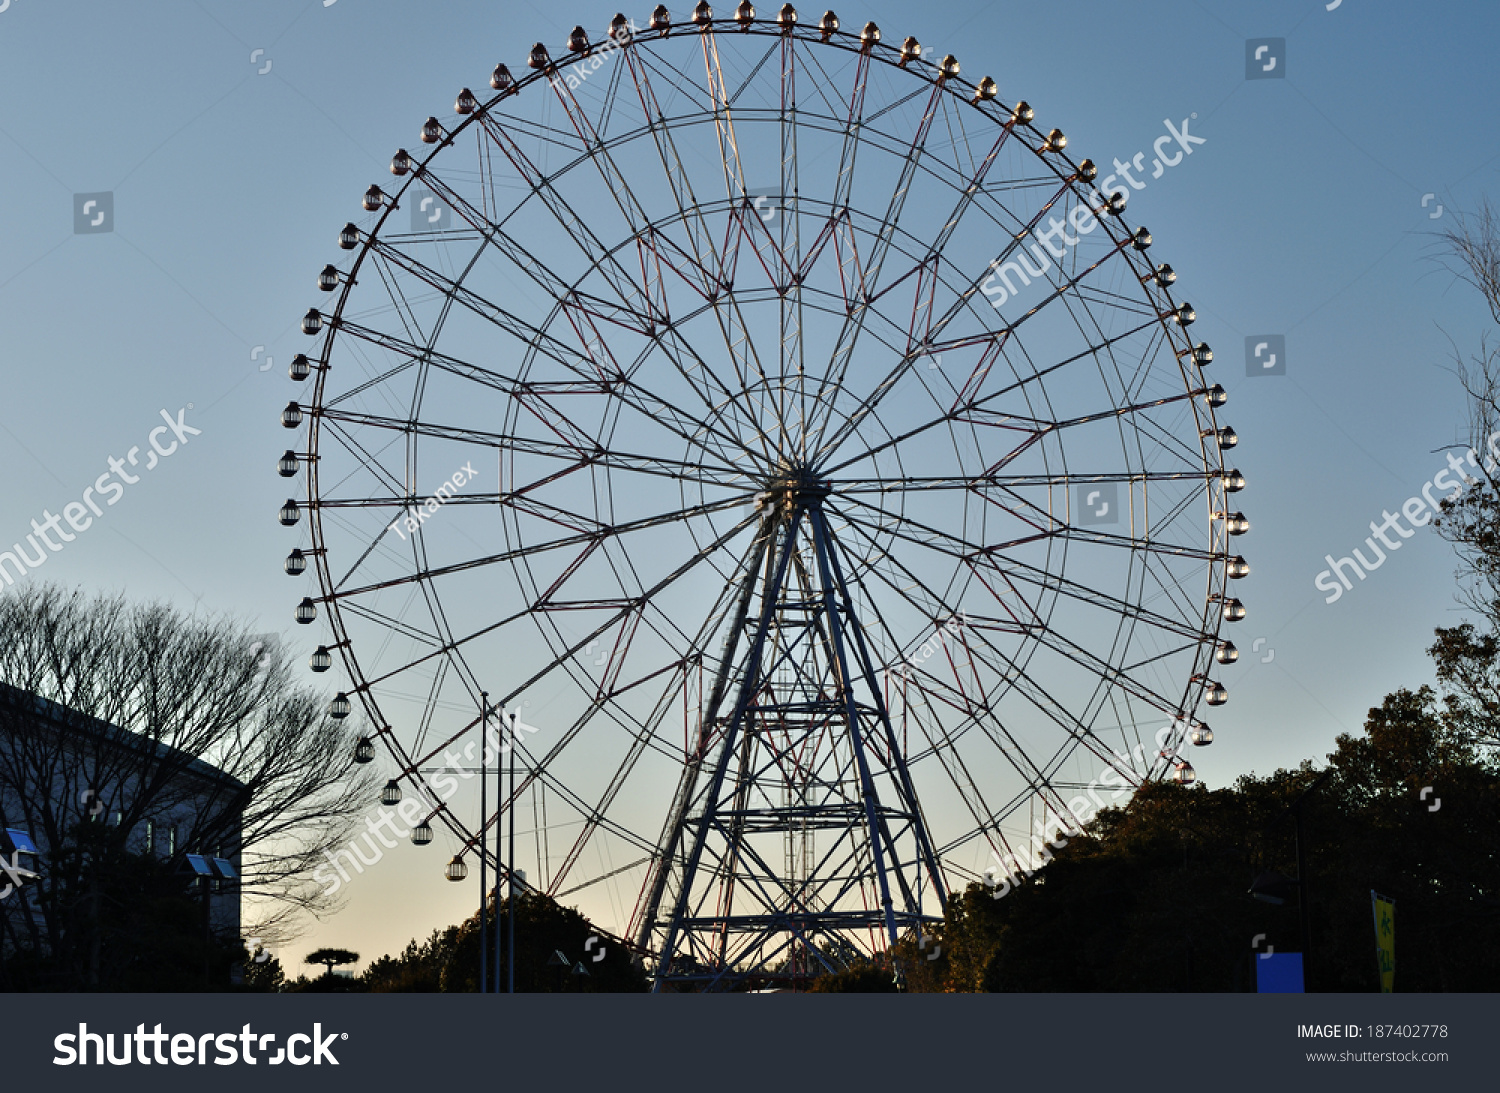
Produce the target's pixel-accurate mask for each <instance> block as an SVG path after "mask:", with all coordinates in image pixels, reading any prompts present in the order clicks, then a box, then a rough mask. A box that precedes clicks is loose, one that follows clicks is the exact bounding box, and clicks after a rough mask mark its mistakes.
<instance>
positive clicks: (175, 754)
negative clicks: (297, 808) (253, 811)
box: [0, 683, 245, 792]
mask: <svg viewBox="0 0 1500 1093" xmlns="http://www.w3.org/2000/svg"><path fill="white" fill-rule="evenodd" d="M6 708H9V709H10V710H12V711H14V712H16V713H18V714H21V715H23V716H24V715H26V714H31V715H32V716H33V717H34V718H35V719H36V720H37V721H39V722H41V723H43V724H46V725H51V726H53V727H54V728H55V729H58V730H66V731H67V732H69V733H71V734H75V735H80V736H83V737H87V738H89V739H91V740H93V741H95V742H97V743H100V744H103V745H106V746H107V747H110V748H113V749H116V750H120V751H133V752H137V753H139V754H149V755H151V756H152V758H154V759H156V760H157V761H158V762H160V763H161V764H163V765H164V766H174V767H177V768H178V769H180V770H181V771H182V773H183V774H185V775H189V776H192V777H197V778H201V779H202V780H204V781H206V782H210V783H213V784H215V785H218V786H222V787H224V788H226V789H229V790H231V791H235V792H237V791H241V790H244V789H245V784H244V783H243V782H241V781H240V780H239V779H238V778H235V777H234V776H233V775H230V774H227V773H225V772H224V771H222V770H220V769H219V768H218V767H216V766H214V765H213V764H212V763H207V762H204V761H203V760H202V759H199V758H198V757H197V756H195V755H191V754H189V753H188V752H185V751H183V750H182V749H180V748H174V747H172V746H171V745H170V744H164V743H162V742H161V741H159V740H151V739H148V738H147V737H145V736H142V735H141V734H140V733H138V732H135V731H134V730H132V729H127V728H123V727H121V726H119V725H115V724H112V723H110V722H108V721H103V720H100V719H99V718H97V717H94V716H92V715H90V714H86V713H83V712H81V711H79V710H75V709H73V708H71V707H69V706H64V705H62V704H60V703H57V702H53V701H52V700H50V699H47V698H43V697H42V696H41V695H38V694H33V693H32V692H30V691H23V690H20V689H19V688H17V687H12V686H10V685H9V684H6V683H0V711H3V710H5V709H6ZM4 731H5V725H4V722H3V721H0V733H3V732H4Z"/></svg>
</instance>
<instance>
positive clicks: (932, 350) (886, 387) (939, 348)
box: [818, 180, 1155, 456]
mask: <svg viewBox="0 0 1500 1093" xmlns="http://www.w3.org/2000/svg"><path fill="white" fill-rule="evenodd" d="M1070 187H1071V180H1068V181H1065V182H1064V185H1063V186H1062V188H1061V190H1059V191H1058V192H1057V193H1056V194H1054V195H1053V196H1052V197H1051V198H1050V199H1049V200H1048V201H1047V202H1046V204H1044V205H1043V206H1042V208H1041V210H1040V211H1039V212H1038V213H1037V214H1036V215H1035V216H1034V217H1033V218H1032V220H1031V222H1030V223H1029V224H1026V225H1024V226H1023V227H1022V229H1021V231H1020V233H1019V234H1018V235H1017V236H1016V237H1015V238H1014V239H1012V241H1011V243H1010V244H1009V245H1008V246H1007V248H1006V250H1004V251H1003V252H1002V254H1001V257H1000V258H997V259H995V262H996V263H999V262H1003V260H1004V259H1005V258H1006V256H1008V255H1009V254H1010V253H1012V252H1013V251H1014V249H1015V248H1016V247H1017V246H1019V241H1020V240H1021V239H1025V238H1029V237H1030V233H1031V231H1032V230H1033V229H1034V228H1035V227H1036V225H1037V224H1038V223H1039V222H1040V220H1041V218H1042V216H1043V215H1045V214H1046V213H1047V212H1048V211H1049V210H1051V209H1052V208H1053V207H1054V205H1055V204H1056V201H1057V200H1058V198H1060V197H1061V196H1062V195H1063V194H1065V193H1067V192H1068V191H1069V189H1070ZM940 253H941V252H938V253H937V254H932V255H930V256H925V257H924V259H923V260H922V261H920V262H918V263H917V264H915V265H914V266H913V267H912V269H911V270H909V271H908V272H907V273H906V274H905V275H904V276H903V278H902V279H904V278H905V277H909V276H912V275H914V274H917V275H920V273H921V272H922V271H923V270H924V269H925V268H926V263H929V262H930V263H934V265H933V267H932V272H931V275H930V277H929V278H928V280H930V286H929V288H928V293H927V297H926V300H925V303H924V298H923V294H922V291H921V288H922V280H921V279H920V277H919V282H918V290H917V292H916V293H915V294H914V301H915V302H914V305H913V310H912V317H911V323H910V326H909V334H908V344H907V348H906V351H905V352H904V353H902V354H900V356H899V359H898V360H897V363H896V364H895V365H894V366H893V367H892V368H891V370H890V371H889V372H888V373H887V374H886V376H885V378H884V379H883V380H881V382H880V383H879V384H878V385H877V386H876V388H875V389H874V391H873V393H872V395H871V397H870V399H869V400H867V402H866V403H865V404H864V405H863V406H861V407H860V409H859V411H858V412H857V413H856V414H854V415H851V417H850V419H849V420H848V421H846V422H845V423H844V424H843V425H842V426H841V427H840V428H839V429H837V430H836V431H835V432H834V434H833V435H832V436H831V437H829V438H828V439H827V440H823V439H822V435H821V434H822V431H823V430H822V427H821V426H820V428H819V430H818V439H819V442H820V447H819V449H818V454H819V456H824V455H827V454H830V453H833V452H836V451H837V450H838V449H839V447H840V446H841V445H842V444H843V442H844V441H845V440H846V439H847V438H848V437H849V435H850V434H852V433H853V432H854V431H855V430H856V429H857V428H858V427H859V424H860V423H861V422H862V421H863V420H864V419H865V417H867V416H869V415H870V414H872V413H874V412H875V411H876V410H877V409H878V408H879V406H880V404H881V402H882V401H884V399H885V398H886V397H887V396H888V395H889V393H890V392H891V391H892V390H894V389H895V388H896V386H897V384H898V383H899V382H900V381H901V380H902V379H904V378H905V377H906V375H907V374H908V373H909V372H910V371H911V370H912V368H913V367H914V366H915V364H916V362H917V361H918V360H920V359H922V358H924V357H928V356H933V355H938V356H941V355H942V353H943V352H945V351H947V350H949V349H957V348H962V347H966V346H969V345H973V344H976V339H975V338H974V336H972V335H971V336H968V337H965V338H962V339H959V340H958V341H957V342H956V343H944V342H943V341H942V340H941V339H942V334H943V332H944V331H945V330H946V329H947V328H948V326H949V325H950V324H951V323H952V321H953V320H954V318H956V317H957V316H958V315H959V314H960V313H962V311H963V310H964V309H966V308H968V307H970V305H971V302H972V300H973V297H974V294H975V293H976V292H978V291H980V290H981V287H982V286H983V284H984V283H985V281H986V278H985V277H983V276H981V277H978V278H976V279H975V280H974V281H973V282H972V283H970V284H969V285H968V287H967V288H965V289H964V290H963V291H961V292H960V291H956V290H952V291H951V295H952V296H953V298H954V300H953V303H952V305H951V306H950V307H949V309H948V311H947V312H946V313H944V314H943V315H942V316H941V317H940V318H938V319H937V320H933V318H932V313H933V310H934V304H935V300H934V295H935V292H936V289H937V286H938V285H939V284H943V281H942V279H941V278H940V277H939V276H938V274H937V270H936V265H935V263H936V261H937V259H938V258H939V257H940ZM1102 261H1103V259H1101V260H1100V262H1101V263H1102ZM1099 264H1100V263H1095V265H1094V266H1091V267H1090V268H1089V269H1088V270H1085V271H1084V272H1083V273H1081V274H1079V275H1077V277H1076V278H1075V279H1073V280H1071V281H1067V282H1065V283H1064V284H1062V285H1057V286H1054V288H1053V291H1052V292H1051V293H1050V294H1049V295H1047V296H1046V297H1044V298H1043V299H1042V300H1041V301H1040V302H1039V303H1037V304H1036V305H1035V306H1034V307H1033V308H1032V309H1031V310H1029V311H1028V312H1026V313H1025V314H1024V315H1022V316H1021V317H1020V318H1018V319H1017V320H1015V321H1014V322H1011V323H1009V324H1008V325H1007V326H1005V327H1004V328H1003V329H1002V330H999V331H993V332H991V334H990V335H989V336H988V337H989V340H990V345H991V348H992V350H993V355H994V356H998V355H999V352H1000V350H1001V349H1002V347H1003V346H1004V344H1005V342H1006V341H1008V340H1009V339H1010V337H1011V336H1012V335H1013V334H1014V333H1015V332H1016V331H1017V330H1018V329H1019V328H1020V327H1022V326H1023V325H1024V324H1025V323H1026V321H1027V320H1028V319H1031V318H1033V317H1034V316H1036V315H1038V314H1040V313H1041V312H1042V309H1043V308H1045V307H1046V306H1047V305H1048V304H1050V303H1052V302H1054V301H1056V300H1060V299H1063V298H1064V294H1065V293H1066V292H1067V291H1068V290H1069V289H1071V288H1072V287H1073V286H1074V285H1075V284H1076V283H1077V281H1078V280H1081V279H1082V278H1083V277H1085V276H1087V275H1088V273H1090V272H1092V271H1093V270H1094V269H1095V268H1097V266H1098V265H1099ZM897 283H899V280H898V282H897ZM892 287H894V286H892ZM923 312H925V313H926V315H927V321H926V324H925V326H926V329H925V330H924V331H923V332H922V335H921V337H920V338H919V337H918V336H917V326H918V321H919V316H920V314H921V313H923ZM1154 321H1155V320H1153V322H1154ZM862 322H863V320H861V325H862ZM1144 325H1145V324H1143V327H1144ZM856 334H857V331H856ZM1128 336H1130V335H1129V334H1126V335H1121V336H1120V337H1122V338H1123V337H1128ZM1096 348H1097V347H1091V350H1089V351H1086V352H1085V353H1080V354H1078V355H1077V357H1076V358H1075V359H1081V358H1082V357H1084V356H1088V355H1090V354H1091V353H1092V352H1093V351H1095V350H1096ZM850 353H851V354H852V344H851V347H850ZM991 363H992V362H987V361H983V360H982V361H981V362H980V364H979V365H976V368H975V373H974V376H972V377H971V380H977V381H982V378H983V376H984V375H985V374H987V373H988V372H989V369H990V366H991ZM847 370H848V360H847V359H846V360H845V362H844V365H843V366H842V368H841V371H840V375H839V382H842V380H843V377H844V375H846V374H847ZM973 386H974V388H975V392H976V394H977V389H978V386H979V384H978V383H974V384H973ZM969 388H970V385H967V384H966V385H965V388H964V392H963V393H965V394H967V393H968V391H969ZM960 399H962V394H961V395H960ZM971 399H972V396H971Z"/></svg>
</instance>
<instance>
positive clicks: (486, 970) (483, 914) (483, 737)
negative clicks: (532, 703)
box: [479, 691, 500, 994]
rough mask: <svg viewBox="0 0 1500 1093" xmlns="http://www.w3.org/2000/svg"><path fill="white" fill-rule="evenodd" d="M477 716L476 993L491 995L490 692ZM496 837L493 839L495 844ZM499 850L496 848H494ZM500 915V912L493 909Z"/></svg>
mask: <svg viewBox="0 0 1500 1093" xmlns="http://www.w3.org/2000/svg"><path fill="white" fill-rule="evenodd" d="M479 700H480V715H479V993H480V994H488V993H489V992H490V983H489V974H490V954H489V925H490V924H489V912H488V911H487V910H486V903H485V901H486V899H487V898H488V893H487V891H486V889H487V888H488V887H489V880H490V873H489V863H488V862H486V861H485V853H486V852H487V851H488V850H489V841H490V837H489V834H488V831H487V829H486V826H485V825H486V822H487V820H488V818H489V812H490V808H489V768H488V765H487V764H488V760H489V756H488V754H487V753H486V751H485V749H486V748H488V747H489V739H488V737H489V734H490V692H489V691H481V692H479ZM498 841H499V836H498V835H497V836H496V842H498ZM497 849H498V847H497ZM495 913H496V914H497V915H498V914H499V908H498V907H497V908H496V909H495ZM499 947H500V939H499V938H496V939H495V948H496V949H497V950H498V949H499ZM499 986H500V978H499V976H498V975H497V976H496V977H495V987H496V989H497V990H498V989H499Z"/></svg>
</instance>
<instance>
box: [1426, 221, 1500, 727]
mask: <svg viewBox="0 0 1500 1093" xmlns="http://www.w3.org/2000/svg"><path fill="white" fill-rule="evenodd" d="M1438 243H1439V250H1440V253H1439V261H1440V262H1441V264H1442V265H1443V266H1444V268H1446V269H1447V270H1448V271H1449V272H1451V273H1452V274H1453V275H1454V276H1455V277H1456V278H1457V279H1458V280H1460V281H1462V282H1465V283H1467V284H1468V285H1470V286H1472V287H1473V288H1474V289H1476V290H1477V291H1478V292H1479V294H1480V296H1481V298H1483V300H1484V302H1485V304H1486V306H1488V308H1489V311H1490V317H1491V318H1492V319H1493V320H1494V321H1495V323H1496V324H1497V325H1500V211H1497V210H1496V208H1495V207H1494V205H1493V204H1491V202H1490V201H1489V199H1488V198H1486V199H1483V200H1481V202H1480V203H1479V206H1478V208H1477V209H1476V210H1475V211H1473V212H1472V213H1467V214H1465V213H1462V212H1460V213H1457V214H1455V216H1454V227H1452V228H1450V229H1449V230H1448V231H1446V232H1442V233H1439V235H1438ZM1494 335H1495V332H1494V331H1492V330H1486V331H1483V332H1481V333H1480V335H1479V340H1478V346H1477V348H1476V349H1474V350H1470V351H1468V352H1465V351H1464V350H1463V349H1461V348H1460V347H1459V346H1458V344H1457V343H1456V342H1452V339H1450V343H1451V344H1452V345H1453V372H1454V374H1455V375H1456V376H1457V377H1458V380H1459V383H1460V384H1461V385H1462V387H1463V390H1464V394H1465V396H1466V398H1467V401H1468V414H1469V424H1468V433H1469V437H1470V463H1471V464H1472V470H1470V471H1469V472H1468V476H1467V477H1468V479H1469V481H1468V482H1467V484H1466V486H1465V488H1464V490H1463V492H1462V493H1460V494H1458V495H1456V496H1455V497H1454V498H1453V499H1451V500H1447V501H1444V502H1443V506H1442V514H1441V516H1439V517H1438V518H1437V519H1435V520H1434V521H1433V523H1434V526H1435V527H1436V528H1437V530H1438V533H1439V534H1440V535H1442V536H1443V538H1444V539H1446V540H1447V541H1448V542H1450V543H1451V544H1453V546H1454V548H1455V550H1456V551H1457V552H1458V556H1459V571H1458V577H1459V585H1460V592H1459V597H1460V600H1461V602H1462V603H1463V604H1464V605H1465V606H1466V607H1468V608H1469V609H1470V610H1471V611H1473V613H1474V614H1475V616H1477V622H1464V623H1461V624H1460V625H1458V626H1455V627H1447V628H1442V629H1439V630H1438V631H1437V641H1436V642H1435V643H1434V645H1433V646H1432V648H1431V649H1430V650H1429V652H1430V653H1431V654H1432V657H1433V659H1434V661H1435V662H1436V665H1437V672H1438V678H1439V680H1440V681H1441V682H1442V683H1443V685H1444V687H1445V692H1446V694H1445V698H1446V703H1447V710H1448V715H1449V717H1450V718H1451V719H1453V720H1454V721H1455V722H1456V723H1457V724H1458V725H1460V726H1461V727H1462V728H1464V729H1465V731H1466V733H1467V734H1468V735H1469V736H1470V737H1471V738H1472V739H1473V740H1474V741H1475V742H1476V743H1479V744H1482V745H1486V746H1488V747H1489V748H1491V749H1495V750H1500V348H1496V346H1495V344H1494Z"/></svg>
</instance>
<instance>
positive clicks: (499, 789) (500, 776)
mask: <svg viewBox="0 0 1500 1093" xmlns="http://www.w3.org/2000/svg"><path fill="white" fill-rule="evenodd" d="M497 712H498V713H499V714H500V730H499V732H498V734H497V735H496V739H497V740H498V741H499V742H500V751H499V752H496V754H495V813H496V819H495V950H494V952H495V976H494V979H493V980H492V982H493V983H494V984H495V993H496V994H499V993H500V953H501V948H500V838H501V836H502V834H503V832H502V831H501V828H500V819H499V816H500V813H501V802H502V801H504V800H505V768H504V767H503V766H501V765H500V755H501V754H502V753H503V752H504V751H505V707H504V706H502V707H501V708H500V709H499V711H497Z"/></svg>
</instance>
